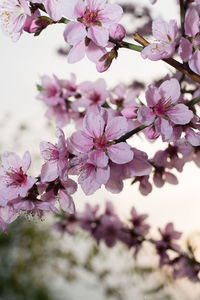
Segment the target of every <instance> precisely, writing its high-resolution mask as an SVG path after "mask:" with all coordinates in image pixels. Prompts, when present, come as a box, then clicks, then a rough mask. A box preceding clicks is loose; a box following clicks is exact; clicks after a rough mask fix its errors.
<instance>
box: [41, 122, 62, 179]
mask: <svg viewBox="0 0 200 300" xmlns="http://www.w3.org/2000/svg"><path fill="white" fill-rule="evenodd" d="M56 136H57V138H58V144H57V145H53V144H51V143H49V142H41V143H40V151H41V154H42V156H43V158H44V159H45V161H46V162H45V164H44V165H43V166H42V170H41V180H42V182H51V181H54V180H55V179H56V178H58V177H60V178H61V179H63V180H64V181H65V180H66V179H67V178H68V175H67V169H68V151H67V147H66V143H65V135H64V132H63V131H62V129H60V128H58V129H57V132H56Z"/></svg>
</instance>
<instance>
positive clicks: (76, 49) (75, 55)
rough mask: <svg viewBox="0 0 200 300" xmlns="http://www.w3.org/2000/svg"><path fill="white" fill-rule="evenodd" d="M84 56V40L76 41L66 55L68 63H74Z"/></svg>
mask: <svg viewBox="0 0 200 300" xmlns="http://www.w3.org/2000/svg"><path fill="white" fill-rule="evenodd" d="M84 56H85V40H83V41H80V42H78V43H77V44H75V45H74V46H73V48H72V49H71V50H70V52H69V54H68V56H67V58H68V63H69V64H73V63H76V62H77V61H79V60H81V59H83V58H84Z"/></svg>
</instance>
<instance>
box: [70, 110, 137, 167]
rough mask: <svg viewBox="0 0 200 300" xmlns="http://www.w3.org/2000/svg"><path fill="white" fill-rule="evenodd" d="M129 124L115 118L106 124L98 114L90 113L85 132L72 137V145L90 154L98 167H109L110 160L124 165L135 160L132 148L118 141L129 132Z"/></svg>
mask: <svg viewBox="0 0 200 300" xmlns="http://www.w3.org/2000/svg"><path fill="white" fill-rule="evenodd" d="M127 128H128V123H127V121H126V118H124V117H115V118H112V119H111V120H110V121H108V122H106V121H105V120H104V118H103V117H102V116H101V115H100V113H99V114H96V113H93V112H91V113H88V114H86V116H85V117H84V120H83V131H77V132H75V133H73V134H72V136H71V139H70V140H71V143H72V145H73V146H74V147H75V149H77V150H78V151H79V152H81V153H88V155H89V159H91V160H92V161H93V162H94V163H95V164H96V166H97V167H100V168H104V167H106V166H107V165H108V160H109V158H110V159H111V161H113V162H115V163H117V164H124V163H126V162H129V161H131V160H132V159H133V152H132V151H131V149H130V146H129V145H128V144H127V143H125V142H121V143H118V144H115V143H114V142H113V140H115V139H118V138H119V137H121V136H122V135H123V134H125V133H126V132H127Z"/></svg>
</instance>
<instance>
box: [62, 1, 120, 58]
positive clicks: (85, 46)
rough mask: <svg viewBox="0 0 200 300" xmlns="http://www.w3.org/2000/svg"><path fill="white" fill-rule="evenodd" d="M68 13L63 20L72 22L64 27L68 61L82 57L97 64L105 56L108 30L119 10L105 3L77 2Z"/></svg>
mask: <svg viewBox="0 0 200 300" xmlns="http://www.w3.org/2000/svg"><path fill="white" fill-rule="evenodd" d="M72 8H74V10H73V9H72ZM69 10H70V11H69V13H68V14H67V15H66V16H67V17H68V18H69V19H75V20H76V21H71V22H70V23H69V24H67V26H66V29H65V32H64V38H65V40H66V42H67V43H69V44H70V45H72V46H73V48H72V50H71V51H70V53H69V56H68V61H69V62H70V63H74V62H76V61H79V60H80V59H82V58H83V57H84V56H85V53H86V54H87V56H88V58H89V59H90V60H92V61H94V62H97V61H98V60H99V59H100V57H102V56H103V54H104V53H105V50H104V48H105V47H106V46H107V43H108V39H109V27H110V26H111V24H113V23H117V22H118V21H119V20H120V19H121V17H122V13H123V11H122V8H121V7H120V6H119V5H117V4H107V3H106V1H105V0H98V1H93V0H86V1H83V0H79V1H78V3H77V4H76V5H75V6H73V4H72V5H71V7H70V9H69ZM72 10H73V13H72Z"/></svg>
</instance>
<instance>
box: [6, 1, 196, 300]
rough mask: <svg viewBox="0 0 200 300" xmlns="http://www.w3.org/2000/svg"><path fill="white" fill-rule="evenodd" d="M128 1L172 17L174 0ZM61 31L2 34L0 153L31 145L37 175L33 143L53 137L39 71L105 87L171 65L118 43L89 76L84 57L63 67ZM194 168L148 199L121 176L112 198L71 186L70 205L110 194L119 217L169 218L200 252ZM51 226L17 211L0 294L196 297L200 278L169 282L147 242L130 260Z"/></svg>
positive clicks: (145, 146)
mask: <svg viewBox="0 0 200 300" xmlns="http://www.w3.org/2000/svg"><path fill="white" fill-rule="evenodd" d="M113 2H116V1H113ZM126 2H127V1H125V0H124V1H123V0H121V1H120V3H126ZM130 3H134V4H135V5H137V6H138V7H142V6H144V5H145V6H147V7H150V8H152V16H153V17H154V18H156V17H162V18H163V19H165V20H166V21H169V20H170V19H176V20H177V21H178V22H179V18H180V17H179V7H178V5H177V1H175V0H167V1H166V0H158V3H157V4H156V5H154V6H151V5H150V4H149V1H148V0H131V2H130ZM124 22H129V24H128V26H130V28H133V30H134V29H135V28H136V27H137V26H138V23H137V22H138V21H137V22H136V23H135V24H134V20H132V19H130V20H128V19H126V20H124ZM63 30H64V25H63V24H59V25H55V26H49V27H48V28H47V29H46V30H44V32H43V33H42V34H41V35H40V36H39V37H35V38H33V37H32V36H30V35H28V34H23V35H22V37H21V39H20V40H19V41H18V42H17V43H12V42H11V41H10V40H9V38H8V37H6V36H4V35H3V34H2V33H0V40H1V47H0V57H1V59H0V60H1V63H0V78H1V81H0V82H1V89H0V91H1V110H0V130H1V139H0V153H2V152H3V151H14V152H17V153H18V154H19V155H22V154H23V153H24V151H26V150H29V151H30V153H31V156H32V168H31V172H32V174H33V175H36V176H37V174H38V172H39V170H40V166H41V164H42V159H41V157H40V153H39V143H40V141H42V140H47V141H51V142H54V141H56V139H55V124H54V123H53V122H49V121H48V120H47V119H45V117H44V113H45V111H46V107H45V106H44V105H43V104H42V103H41V102H39V101H38V100H36V96H37V90H36V83H39V81H40V76H42V75H43V74H47V75H49V76H52V75H53V74H56V75H57V76H58V77H59V78H66V79H67V78H69V77H70V74H71V73H75V74H76V75H77V80H78V82H81V81H84V80H92V81H94V80H96V79H98V78H104V79H105V80H106V82H107V85H108V87H109V88H112V87H114V86H115V85H116V84H118V83H120V82H121V83H125V84H129V83H131V82H132V81H133V80H135V79H137V80H140V81H143V82H145V83H146V84H150V83H152V81H153V80H155V79H157V78H160V77H161V76H163V77H164V76H165V75H167V74H170V73H172V71H173V70H172V69H171V68H170V67H169V66H168V65H166V64H165V63H164V62H150V61H145V60H143V59H142V58H141V57H140V54H138V53H137V52H134V51H130V50H125V49H122V50H120V53H119V58H118V59H117V61H115V62H114V63H113V64H112V66H111V68H110V69H109V70H108V71H107V72H105V73H103V74H99V73H97V71H96V68H95V65H94V64H92V63H91V62H89V61H88V60H87V59H85V60H83V61H81V62H79V63H77V64H74V65H69V64H68V63H67V59H66V57H64V56H60V55H58V53H57V50H58V49H59V48H60V47H64V40H63ZM73 129H74V127H73V125H70V126H69V127H67V128H65V133H66V136H68V135H70V134H71V133H72V132H73ZM131 143H132V145H134V146H135V147H137V148H138V149H140V150H146V151H147V153H148V154H149V156H150V157H151V156H152V155H153V154H154V153H155V152H156V150H158V149H164V147H165V146H166V145H164V144H163V143H161V142H159V141H157V142H156V143H153V144H149V143H147V142H146V141H145V140H144V139H142V138H141V137H140V138H137V137H135V138H134V139H133V140H132V142H131ZM199 173H200V171H199V169H198V168H197V167H196V166H195V165H194V164H193V163H189V164H187V165H186V166H185V167H184V171H183V173H181V174H180V173H179V174H178V179H179V185H178V186H172V185H168V184H166V185H165V186H164V187H163V188H161V189H158V188H154V189H153V192H152V193H151V194H150V195H148V196H147V197H144V196H142V195H141V194H140V193H139V192H138V190H137V188H138V187H137V186H130V181H127V182H126V183H125V188H124V190H123V192H122V193H120V194H119V195H113V194H111V193H109V192H107V191H106V190H105V189H101V190H99V191H97V192H96V193H95V194H94V195H92V196H89V197H86V196H85V195H84V194H83V192H82V191H81V190H78V192H77V193H76V194H75V196H74V201H75V204H76V208H77V210H81V209H83V207H84V205H85V203H86V202H90V203H91V204H94V205H95V204H96V203H99V204H100V205H102V206H104V204H105V201H106V200H110V201H112V202H113V203H114V206H115V208H116V210H117V212H118V214H119V215H120V217H121V218H122V219H125V218H127V217H128V214H129V211H130V208H131V207H132V206H135V207H136V209H137V210H138V211H139V212H141V213H148V215H149V218H148V222H149V223H150V224H151V225H152V234H155V235H156V234H157V228H158V227H164V226H165V224H166V223H168V222H173V223H174V224H175V228H176V229H177V230H179V231H182V232H183V237H182V244H183V245H184V243H185V242H186V241H187V239H190V240H192V242H193V243H194V244H195V245H196V246H197V254H198V247H199V249H200V243H199V238H200V230H199V229H200V218H199V211H200V199H199V178H200V176H199ZM52 224H53V218H52V217H47V218H45V219H44V220H43V222H40V221H37V220H36V219H34V220H32V219H28V218H27V217H25V221H22V220H20V221H19V222H16V223H14V224H13V225H11V226H10V230H9V232H10V233H9V235H8V236H7V237H5V236H4V235H3V234H0V253H1V262H0V299H3V300H11V299H61V300H64V299H80V298H82V299H95V300H96V299H108V298H109V297H111V299H134V300H140V299H141V300H142V299H146V300H147V299H191V300H198V299H200V287H199V285H198V284H192V283H190V282H189V281H187V280H178V281H176V282H174V281H173V280H171V278H170V274H168V271H167V270H162V271H158V270H157V268H156V265H157V259H156V257H155V254H154V253H153V250H152V249H149V248H147V249H146V248H145V249H144V250H143V253H142V254H141V257H140V258H139V261H138V262H137V263H135V262H134V260H133V258H132V253H128V251H126V250H125V249H124V248H123V247H122V246H120V245H119V246H117V247H116V248H115V249H111V250H109V249H106V247H105V246H103V245H100V247H97V246H96V245H95V243H94V242H93V241H91V240H90V239H89V237H88V236H87V235H84V234H83V233H81V232H80V233H79V234H78V235H77V236H76V237H74V238H72V237H69V236H67V235H64V236H61V234H60V233H58V232H56V230H55V229H53V227H52ZM41 236H43V237H44V238H41ZM199 254H200V253H199ZM116 262H117V263H116ZM113 266H115V267H113ZM45 297H46V298H45ZM170 297H171V298H170Z"/></svg>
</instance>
